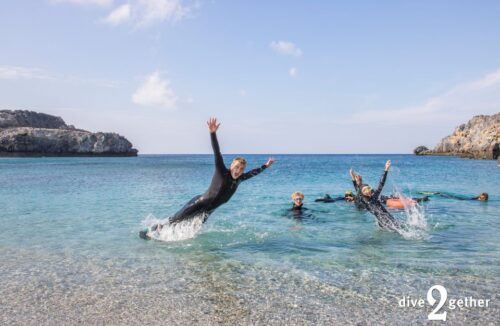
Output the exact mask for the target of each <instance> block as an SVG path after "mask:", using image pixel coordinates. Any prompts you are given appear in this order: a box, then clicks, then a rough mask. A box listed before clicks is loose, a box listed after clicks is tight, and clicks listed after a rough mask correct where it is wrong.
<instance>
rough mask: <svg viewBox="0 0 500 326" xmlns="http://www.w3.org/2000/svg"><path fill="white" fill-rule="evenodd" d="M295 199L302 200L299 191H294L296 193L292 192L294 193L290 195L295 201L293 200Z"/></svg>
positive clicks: (301, 194) (302, 195)
mask: <svg viewBox="0 0 500 326" xmlns="http://www.w3.org/2000/svg"><path fill="white" fill-rule="evenodd" d="M297 197H300V198H302V199H304V194H303V193H301V192H300V191H296V192H294V193H293V194H292V199H295V198H297Z"/></svg>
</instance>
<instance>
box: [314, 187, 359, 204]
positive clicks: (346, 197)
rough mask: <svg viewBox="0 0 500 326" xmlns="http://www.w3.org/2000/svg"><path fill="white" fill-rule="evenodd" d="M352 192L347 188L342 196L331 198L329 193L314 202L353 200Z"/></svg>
mask: <svg viewBox="0 0 500 326" xmlns="http://www.w3.org/2000/svg"><path fill="white" fill-rule="evenodd" d="M354 199H355V198H354V194H353V193H352V191H351V190H348V191H346V192H345V193H344V196H340V197H336V198H332V197H331V196H330V195H329V194H326V195H325V196H324V197H323V198H317V199H315V200H314V201H315V202H323V203H334V202H336V201H340V200H345V201H346V202H354Z"/></svg>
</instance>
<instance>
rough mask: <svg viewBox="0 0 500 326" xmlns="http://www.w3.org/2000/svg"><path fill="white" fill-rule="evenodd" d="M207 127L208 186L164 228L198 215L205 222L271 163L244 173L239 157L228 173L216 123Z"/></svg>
mask: <svg viewBox="0 0 500 326" xmlns="http://www.w3.org/2000/svg"><path fill="white" fill-rule="evenodd" d="M207 126H208V130H209V131H210V140H211V143H212V149H213V151H214V158H215V172H214V175H213V177H212V182H211V183H210V186H209V188H208V190H207V191H205V193H203V194H201V195H197V196H195V197H193V198H192V199H191V200H190V201H189V202H188V203H187V204H186V205H184V207H182V208H181V209H180V210H179V211H178V212H177V213H175V214H174V215H173V216H172V217H170V218H169V220H168V222H167V223H168V224H176V223H179V222H181V221H184V220H187V219H190V218H192V217H194V216H199V215H203V216H204V219H203V222H205V221H206V220H207V218H208V216H209V215H210V214H211V213H212V212H213V211H214V210H215V209H216V208H217V207H219V206H221V205H222V204H225V203H227V202H228V201H229V199H231V197H232V196H233V195H234V193H235V192H236V190H237V189H238V186H239V185H240V183H241V182H243V181H246V180H248V179H250V178H252V177H254V176H256V175H258V174H259V173H261V172H262V171H264V170H265V169H267V168H268V167H270V166H271V165H272V164H273V163H274V159H273V158H269V159H268V160H267V162H266V163H265V164H263V165H262V166H261V167H259V168H256V169H253V170H250V171H248V172H246V173H245V172H244V171H245V167H246V164H247V162H246V160H245V159H244V158H242V157H236V158H235V159H234V160H233V162H232V163H231V166H230V167H229V169H228V168H227V167H226V165H225V164H224V159H223V158H222V154H221V152H220V149H219V142H218V141H217V135H216V132H217V130H218V129H219V126H220V123H218V122H217V119H215V118H210V119H209V120H208V122H207ZM162 227H163V225H162V224H156V225H154V226H153V227H152V228H151V230H152V231H155V230H158V231H161V229H162ZM142 232H144V231H141V237H142V236H143V235H144V234H142ZM146 233H147V232H146Z"/></svg>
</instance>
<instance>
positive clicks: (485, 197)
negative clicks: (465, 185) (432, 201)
mask: <svg viewBox="0 0 500 326" xmlns="http://www.w3.org/2000/svg"><path fill="white" fill-rule="evenodd" d="M420 193H421V194H423V195H427V196H439V197H443V198H450V199H458V200H478V201H488V199H489V196H488V194H487V193H486V192H482V193H480V194H479V195H478V196H476V197H464V196H458V195H453V194H448V193H445V192H423V191H422V192H420Z"/></svg>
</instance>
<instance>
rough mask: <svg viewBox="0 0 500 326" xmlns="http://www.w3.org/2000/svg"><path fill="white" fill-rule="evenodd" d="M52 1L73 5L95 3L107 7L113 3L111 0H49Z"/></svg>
mask: <svg viewBox="0 0 500 326" xmlns="http://www.w3.org/2000/svg"><path fill="white" fill-rule="evenodd" d="M51 2H53V3H72V4H75V5H83V6H87V5H95V6H101V7H108V6H111V5H112V4H113V0H51Z"/></svg>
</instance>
